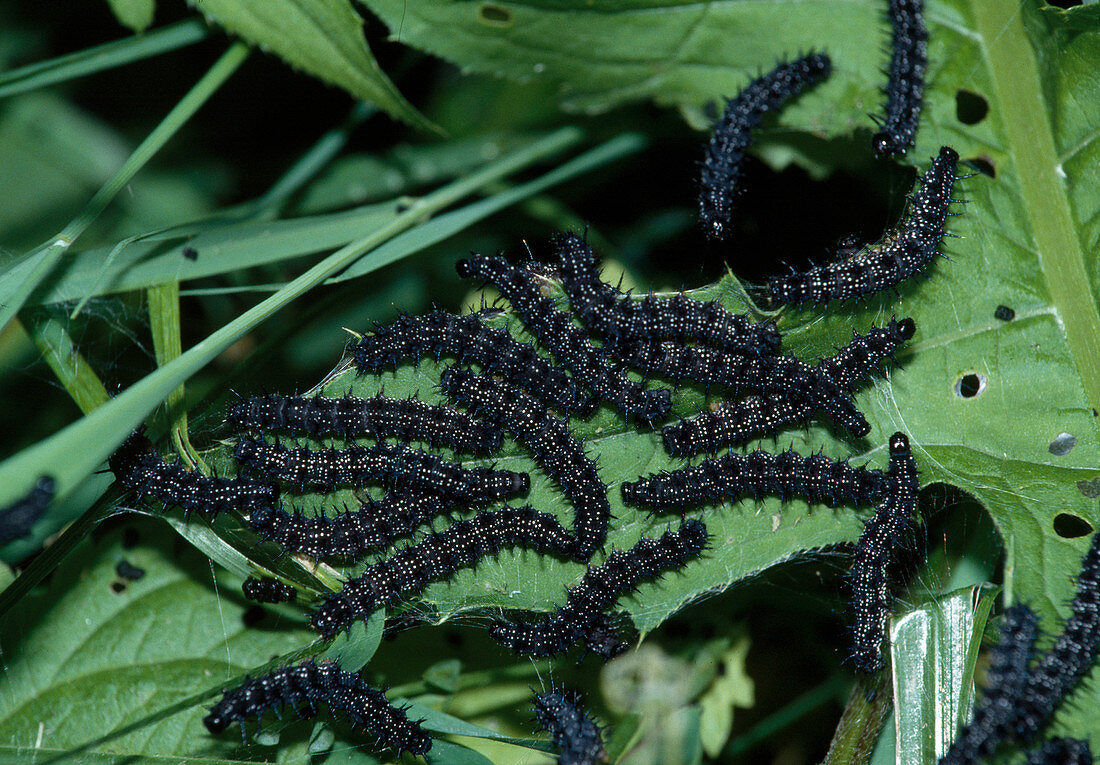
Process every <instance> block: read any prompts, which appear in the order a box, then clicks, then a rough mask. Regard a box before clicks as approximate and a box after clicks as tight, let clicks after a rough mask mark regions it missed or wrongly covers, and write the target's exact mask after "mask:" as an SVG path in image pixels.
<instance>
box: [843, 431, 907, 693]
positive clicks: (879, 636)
mask: <svg viewBox="0 0 1100 765" xmlns="http://www.w3.org/2000/svg"><path fill="white" fill-rule="evenodd" d="M919 490H920V484H919V482H918V480H917V465H916V462H914V460H913V454H912V452H911V451H910V449H909V439H908V438H907V437H906V436H905V434H904V433H895V434H894V435H892V436H891V437H890V467H889V469H888V470H887V474H886V489H885V491H884V495H883V499H882V501H881V502H880V503H879V505H878V507H877V508H876V509H875V514H874V515H873V516H872V517H871V519H870V520H869V521H867V525H866V526H865V527H864V529H863V534H862V535H860V537H859V541H858V542H857V543H856V551H855V555H854V556H853V558H852V568H851V571H850V572H849V574H848V580H849V585H850V587H851V591H852V600H851V610H852V613H853V615H854V622H855V624H854V626H853V628H852V661H853V663H854V664H855V667H856V669H857V670H859V671H860V672H864V673H868V674H870V673H873V672H877V671H879V670H880V669H882V642H883V640H884V639H885V638H886V620H887V618H888V617H889V614H890V602H889V588H888V585H889V576H888V571H889V568H890V565H891V564H892V563H893V562H894V556H895V553H896V550H897V548H898V547H900V546H901V545H903V544H905V542H906V541H907V538H908V535H909V532H910V529H911V528H912V524H913V516H914V515H915V514H916V510H917V495H918V493H919Z"/></svg>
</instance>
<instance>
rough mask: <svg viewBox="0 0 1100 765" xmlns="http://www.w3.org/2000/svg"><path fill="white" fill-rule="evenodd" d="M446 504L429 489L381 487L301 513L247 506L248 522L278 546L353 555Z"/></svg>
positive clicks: (404, 531)
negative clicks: (318, 511)
mask: <svg viewBox="0 0 1100 765" xmlns="http://www.w3.org/2000/svg"><path fill="white" fill-rule="evenodd" d="M448 506H449V504H448V503H447V502H444V500H443V499H442V498H441V497H439V496H438V495H436V494H432V493H430V492H402V493H398V492H392V491H391V492H387V494H386V495H385V496H384V497H383V498H382V499H381V500H377V501H376V500H374V499H371V498H370V497H367V498H366V499H364V500H361V504H360V509H359V510H345V512H342V513H337V514H335V515H327V514H322V515H315V516H306V515H303V514H302V513H301V512H297V511H296V512H293V513H289V512H287V511H286V510H284V509H282V508H279V507H260V508H257V509H255V510H253V511H252V513H251V515H250V516H249V519H248V525H249V527H250V528H251V529H252V530H253V531H255V532H256V533H257V534H259V535H260V536H261V537H263V538H264V539H265V540H269V541H272V542H274V543H275V544H277V545H279V547H281V548H282V549H283V551H284V552H288V553H301V554H303V555H308V556H309V557H311V558H313V559H314V560H323V559H325V558H331V557H343V558H354V557H356V556H358V555H360V554H362V553H364V552H366V551H368V550H376V549H379V548H382V547H385V546H386V545H388V544H389V543H390V542H392V541H393V540H395V539H400V538H402V537H407V536H409V535H410V534H412V533H413V532H414V531H415V530H416V529H417V528H418V527H419V526H422V525H424V524H425V523H429V522H430V521H432V520H434V519H436V518H438V517H439V516H441V515H443V514H444V513H445V512H446V511H447V508H448Z"/></svg>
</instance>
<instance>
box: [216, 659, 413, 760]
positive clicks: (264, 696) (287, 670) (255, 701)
mask: <svg viewBox="0 0 1100 765" xmlns="http://www.w3.org/2000/svg"><path fill="white" fill-rule="evenodd" d="M319 702H324V703H325V704H326V705H328V708H329V710H330V711H333V712H335V711H340V712H343V713H344V715H345V716H346V717H347V718H348V720H349V721H350V722H351V724H352V727H355V728H366V729H367V730H368V731H370V732H371V733H372V734H374V735H375V736H376V737H377V738H378V740H379V741H380V742H382V743H383V744H385V745H388V746H392V747H393V748H394V749H396V750H397V753H398V754H400V753H401V752H411V753H412V754H420V755H423V754H426V753H427V752H428V750H429V749H431V748H432V740H431V737H430V736H428V734H427V733H426V732H425V731H424V729H423V728H421V727H420V723H418V722H413V721H411V720H409V718H408V715H406V714H405V710H404V709H399V708H397V707H394V706H393V705H391V704H390V703H389V702H388V701H386V697H385V696H384V695H383V694H382V691H380V690H378V689H377V688H371V687H370V686H369V685H367V684H366V683H364V682H363V681H362V679H361V678H360V677H359V675H357V674H355V673H354V672H345V671H344V670H342V669H340V668H339V667H338V666H336V665H335V664H315V663H314V662H312V661H307V662H305V663H304V664H298V665H297V666H293V667H282V668H280V669H276V670H275V671H273V672H269V673H268V674H266V675H262V676H260V677H257V678H254V679H250V680H246V681H245V682H244V684H243V685H241V686H239V687H237V688H234V689H232V690H229V691H226V692H225V693H224V695H223V696H222V698H221V700H220V701H219V702H218V703H217V704H215V705H214V706H213V708H212V709H211V710H210V714H208V715H207V716H206V717H204V718H203V720H202V723H203V725H205V726H206V729H207V730H209V731H210V732H211V733H215V734H217V733H221V732H222V731H224V730H225V729H226V728H228V727H229V726H230V725H231V724H232V723H239V724H240V726H241V736H242V737H243V736H244V727H245V721H246V720H249V719H257V720H258V719H259V718H261V717H262V716H263V714H264V713H265V712H267V711H269V710H270V711H276V712H277V711H278V710H279V709H280V708H282V707H292V708H293V709H294V711H295V712H297V713H298V715H299V716H301V717H313V716H314V715H316V714H317V704H318V703H319ZM303 707H305V708H303Z"/></svg>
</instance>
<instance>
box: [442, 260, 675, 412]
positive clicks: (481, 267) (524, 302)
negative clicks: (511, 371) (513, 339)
mask: <svg viewBox="0 0 1100 765" xmlns="http://www.w3.org/2000/svg"><path fill="white" fill-rule="evenodd" d="M455 268H456V270H457V271H458V275H459V276H461V277H464V278H469V279H483V280H484V281H486V282H488V283H490V284H492V285H493V286H494V287H496V288H497V289H498V290H499V291H500V294H501V296H502V297H504V299H506V300H507V301H508V303H509V304H510V305H511V306H512V309H513V310H514V311H515V312H516V313H518V314H519V315H520V316H521V317H522V318H523V322H524V324H525V325H526V327H527V329H528V330H530V332H531V334H533V335H534V336H535V337H537V338H538V339H539V341H540V342H541V343H543V344H544V345H545V346H546V348H547V350H549V351H550V355H552V356H553V357H554V358H555V359H557V360H558V362H560V363H561V364H562V365H563V366H564V367H566V368H567V369H568V370H569V371H571V372H572V373H573V375H574V376H575V377H576V378H577V379H578V380H580V381H581V382H582V383H584V385H585V386H587V387H588V388H589V389H590V390H591V391H592V392H593V393H595V394H596V395H597V396H598V397H599V398H601V399H603V400H606V401H610V402H611V403H613V404H615V405H616V406H617V407H619V409H620V410H622V411H623V412H625V413H626V414H628V415H632V416H634V417H637V418H639V419H641V420H643V421H649V420H653V419H657V418H660V417H664V416H665V415H667V414H668V412H669V409H670V408H671V406H672V403H671V401H672V399H671V394H670V392H669V391H667V390H646V389H645V388H643V387H642V386H640V385H639V384H637V383H635V382H633V381H631V380H629V379H627V377H626V375H625V374H624V373H623V372H621V371H619V370H617V369H614V368H612V366H611V365H610V364H609V363H608V362H609V359H608V354H607V352H606V351H604V350H602V349H598V348H595V347H594V346H593V345H592V344H591V343H590V342H589V341H588V338H587V337H586V336H585V333H584V332H583V331H582V330H581V329H580V328H578V327H577V326H576V325H574V324H573V321H572V319H571V318H570V316H569V314H567V313H565V312H564V311H561V310H559V309H558V308H556V307H555V306H554V302H553V301H552V300H551V299H550V298H548V297H545V296H544V295H542V294H541V293H540V292H539V288H538V286H537V285H536V284H535V282H534V277H533V276H532V275H531V274H530V273H529V272H527V271H525V270H523V269H520V268H515V267H513V266H511V265H509V264H508V262H507V261H505V260H504V259H503V258H498V257H490V256H485V255H472V256H470V257H469V258H465V259H463V260H460V261H458V263H457V264H456V265H455Z"/></svg>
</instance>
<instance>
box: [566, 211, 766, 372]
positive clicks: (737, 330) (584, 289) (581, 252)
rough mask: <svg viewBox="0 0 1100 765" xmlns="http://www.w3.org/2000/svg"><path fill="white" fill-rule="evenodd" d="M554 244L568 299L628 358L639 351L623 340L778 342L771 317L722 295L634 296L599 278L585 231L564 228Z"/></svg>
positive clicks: (730, 344)
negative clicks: (737, 307) (734, 307)
mask: <svg viewBox="0 0 1100 765" xmlns="http://www.w3.org/2000/svg"><path fill="white" fill-rule="evenodd" d="M554 244H555V250H556V252H557V259H558V269H559V275H560V277H561V283H562V288H563V289H564V290H565V293H566V294H567V295H568V296H569V302H570V303H571V304H572V305H573V308H574V309H576V311H577V314H578V315H579V316H580V319H581V321H583V322H584V325H585V326H586V327H588V329H589V330H591V331H594V332H596V333H598V334H600V335H602V336H603V337H604V338H605V339H606V340H607V341H608V348H609V349H610V350H611V352H612V353H613V354H614V355H616V356H618V357H619V358H620V359H621V360H623V361H626V362H628V363H630V362H632V361H633V360H634V357H633V356H632V355H631V354H629V353H623V351H624V348H623V347H622V346H620V345H619V344H620V343H622V342H629V343H642V342H653V341H657V340H663V339H669V338H670V339H673V340H676V341H677V342H682V341H684V340H685V339H688V338H694V339H696V340H700V341H702V342H707V343H711V344H713V345H715V346H717V347H718V348H722V349H725V350H731V351H732V350H739V351H752V352H757V353H772V352H773V351H775V350H776V349H777V348H778V347H779V342H780V336H779V332H778V331H777V330H776V328H775V323H774V322H772V321H763V322H753V321H750V320H749V319H748V317H746V316H744V315H742V314H737V313H730V312H729V311H727V310H726V309H725V308H723V307H722V306H721V304H720V303H719V302H718V301H717V300H712V301H708V302H704V301H701V300H692V299H691V298H689V297H687V296H686V295H684V294H683V293H680V294H678V295H673V296H671V297H667V298H659V297H655V296H653V295H647V296H646V297H645V298H643V299H642V300H633V299H632V298H630V297H628V296H626V295H624V294H622V293H621V292H619V291H618V290H617V289H615V288H614V287H612V286H611V285H610V284H606V283H604V282H603V281H601V280H600V275H599V273H598V272H597V270H596V256H595V254H594V253H593V252H592V248H591V247H589V246H588V243H587V242H586V241H585V240H584V239H583V238H582V237H580V236H577V235H576V234H573V233H565V234H559V235H558V236H557V237H555V239H554ZM620 354H621V355H620ZM639 368H641V369H642V370H643V371H650V370H648V369H646V368H645V367H644V366H641V367H639Z"/></svg>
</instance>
